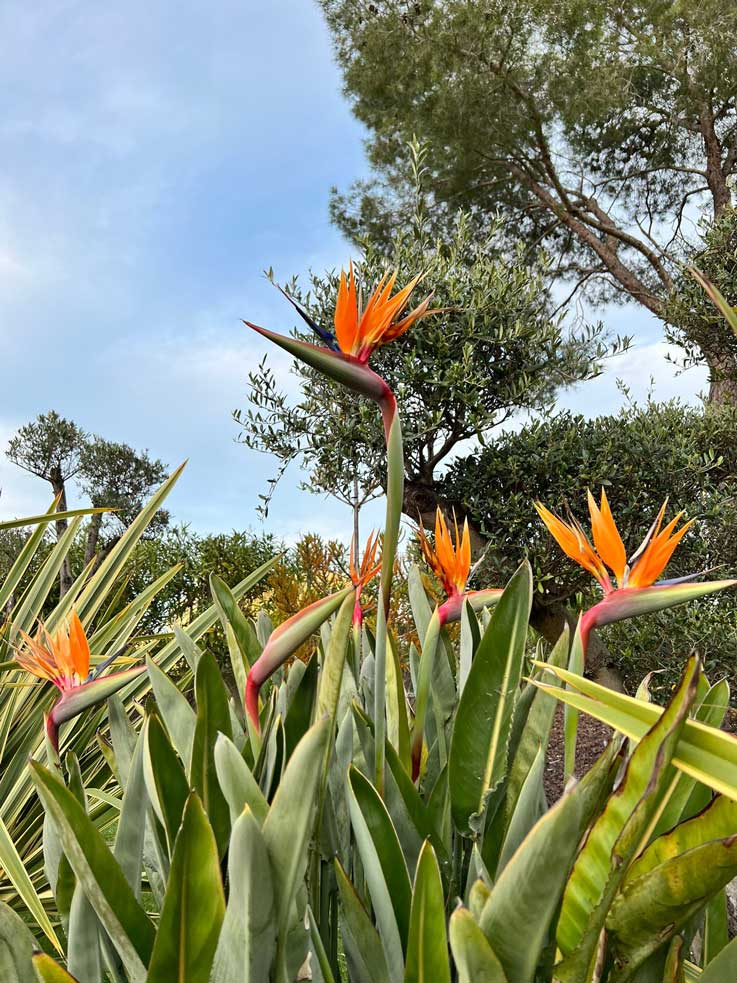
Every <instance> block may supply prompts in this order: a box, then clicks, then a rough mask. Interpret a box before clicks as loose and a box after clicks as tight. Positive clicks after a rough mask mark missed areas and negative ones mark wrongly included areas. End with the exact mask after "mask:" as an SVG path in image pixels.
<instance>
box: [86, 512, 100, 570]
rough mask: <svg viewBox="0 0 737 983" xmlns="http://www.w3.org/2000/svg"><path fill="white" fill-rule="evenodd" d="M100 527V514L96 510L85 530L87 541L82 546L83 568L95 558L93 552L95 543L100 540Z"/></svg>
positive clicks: (95, 548)
mask: <svg viewBox="0 0 737 983" xmlns="http://www.w3.org/2000/svg"><path fill="white" fill-rule="evenodd" d="M101 527H102V514H101V513H99V512H98V513H97V515H93V516H92V518H91V519H90V527H89V529H88V530H87V542H86V544H85V548H84V566H85V570H86V569H87V567H88V566H89V564H90V563H92V561H93V560H94V558H95V553H96V551H97V544H98V542H99V540H100V528H101Z"/></svg>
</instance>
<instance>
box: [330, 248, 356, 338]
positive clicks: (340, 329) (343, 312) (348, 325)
mask: <svg viewBox="0 0 737 983" xmlns="http://www.w3.org/2000/svg"><path fill="white" fill-rule="evenodd" d="M333 323H334V324H335V338H336V340H337V342H338V347H339V348H340V350H341V351H342V352H343V353H344V354H349V353H350V352H352V351H353V348H354V345H355V343H356V338H357V334H358V298H357V296H356V280H355V277H354V275H353V263H352V262H351V263H350V265H349V270H348V279H347V280H346V275H345V272H344V271H343V270H341V273H340V286H339V287H338V299H337V301H336V303H335V317H334V319H333Z"/></svg>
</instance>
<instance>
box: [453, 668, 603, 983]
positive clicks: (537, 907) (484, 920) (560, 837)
mask: <svg viewBox="0 0 737 983" xmlns="http://www.w3.org/2000/svg"><path fill="white" fill-rule="evenodd" d="M466 688H467V689H468V687H466ZM618 764H619V761H618V757H617V748H616V745H614V744H612V745H610V746H609V747H608V748H607V750H606V751H605V752H604V754H602V756H601V757H600V758H599V760H598V761H597V762H596V764H595V765H594V766H593V768H592V769H591V770H590V771H589V772H587V774H586V775H584V777H583V778H582V779H581V780H580V782H578V784H577V785H576V786H574V788H573V789H572V790H571V791H570V792H567V793H566V794H565V795H563V796H562V797H561V798H560V799H559V800H558V801H557V802H556V804H555V805H554V806H553V808H552V809H550V811H549V812H547V813H546V814H545V815H544V816H543V817H542V819H540V820H539V821H538V822H537V823H536V824H535V826H534V827H533V829H532V830H531V831H530V832H529V833H528V834H527V836H526V837H525V839H524V840H523V842H522V843H521V845H520V847H519V849H518V850H517V851H516V853H515V854H514V856H513V857H512V859H511V860H510V861H509V863H508V864H507V866H506V867H505V868H504V870H503V871H502V873H501V875H500V877H499V879H498V880H497V881H496V883H495V884H494V886H493V888H492V890H491V894H490V895H489V898H488V900H487V902H486V904H485V905H484V908H483V910H482V912H481V915H480V918H479V927H480V928H481V930H482V932H483V933H484V935H485V936H486V938H487V940H488V942H489V944H490V945H491V947H492V949H493V950H494V952H495V953H496V955H497V957H498V958H499V962H500V963H501V964H502V967H503V968H504V972H505V973H506V975H507V978H508V979H509V981H510V983H522V981H528V980H532V979H534V977H535V969H536V967H537V965H538V962H539V960H540V957H541V953H542V952H543V949H544V947H545V945H546V944H547V943H548V941H549V939H550V936H551V932H552V923H553V919H554V918H555V915H556V913H557V911H558V907H559V905H560V899H561V895H562V893H563V888H564V886H565V882H566V879H567V877H568V872H569V870H570V868H571V865H572V864H573V859H574V857H575V855H576V852H577V850H578V846H579V843H580V841H581V836H582V835H583V832H584V830H585V829H586V828H587V827H588V826H589V824H590V822H591V819H592V817H593V815H594V813H595V812H596V810H597V808H598V807H599V803H600V801H601V799H602V797H603V796H604V795H605V794H607V793H608V791H609V790H610V789H611V786H612V783H613V782H614V777H615V775H616V771H617V768H618ZM552 857H554V858H555V863H552V862H551V858H552ZM515 925H516V926H520V929H521V928H522V927H524V944H523V945H521V944H520V941H521V940H520V936H519V933H518V932H514V931H510V926H515Z"/></svg>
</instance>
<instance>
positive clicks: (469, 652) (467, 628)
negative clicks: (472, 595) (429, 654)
mask: <svg viewBox="0 0 737 983" xmlns="http://www.w3.org/2000/svg"><path fill="white" fill-rule="evenodd" d="M480 642H481V626H480V625H479V619H478V618H477V617H476V612H475V611H474V610H473V608H472V607H471V605H470V604H469V602H468V601H467V600H466V601H464V602H463V609H462V611H461V640H460V646H459V653H458V693H459V694H461V693H462V692H463V690H464V688H465V685H466V680H467V679H468V674H469V672H470V671H471V665H472V663H473V659H474V656H475V654H476V650H477V649H478V647H479V644H480Z"/></svg>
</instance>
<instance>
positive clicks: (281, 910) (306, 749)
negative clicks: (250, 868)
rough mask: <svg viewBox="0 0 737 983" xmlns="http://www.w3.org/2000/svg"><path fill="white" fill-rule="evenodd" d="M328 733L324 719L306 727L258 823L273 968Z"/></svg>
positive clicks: (281, 959) (303, 862)
mask: <svg viewBox="0 0 737 983" xmlns="http://www.w3.org/2000/svg"><path fill="white" fill-rule="evenodd" d="M329 735H330V724H329V721H328V720H321V721H318V722H317V723H316V724H314V725H313V726H312V727H311V728H310V729H309V730H308V731H307V733H306V734H305V736H304V737H303V738H302V740H301V741H300V742H299V744H298V745H297V747H296V748H295V750H294V754H293V755H292V757H291V758H290V760H289V762H288V764H287V767H286V770H285V772H284V775H283V776H282V780H281V782H280V783H279V788H278V789H277V792H276V795H275V797H274V800H273V802H272V803H271V808H270V809H269V814H268V815H267V817H266V819H265V821H264V824H263V827H262V833H263V838H264V841H265V843H266V848H267V850H268V851H269V858H270V860H271V866H272V870H273V873H274V893H275V896H276V922H277V929H278V933H279V934H278V943H277V968H280V967H282V968H283V967H284V966H285V963H286V958H287V954H286V942H287V934H288V932H289V929H290V928H291V923H290V919H291V917H292V909H293V906H294V903H295V899H296V897H297V892H298V890H299V888H300V887H301V885H302V880H303V877H304V873H305V869H306V866H307V844H308V843H309V840H310V836H311V834H312V824H313V820H314V815H315V806H316V803H317V790H318V782H319V777H320V774H321V771H322V765H323V761H324V758H325V752H326V748H327V742H328V739H329ZM301 916H302V913H301V912H300V913H298V917H300V918H301Z"/></svg>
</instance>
